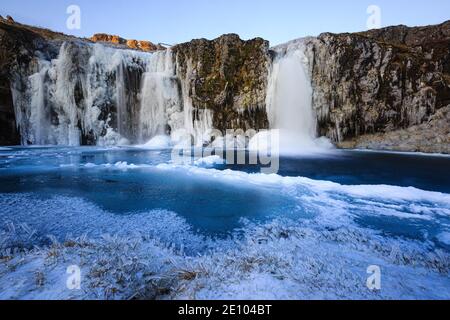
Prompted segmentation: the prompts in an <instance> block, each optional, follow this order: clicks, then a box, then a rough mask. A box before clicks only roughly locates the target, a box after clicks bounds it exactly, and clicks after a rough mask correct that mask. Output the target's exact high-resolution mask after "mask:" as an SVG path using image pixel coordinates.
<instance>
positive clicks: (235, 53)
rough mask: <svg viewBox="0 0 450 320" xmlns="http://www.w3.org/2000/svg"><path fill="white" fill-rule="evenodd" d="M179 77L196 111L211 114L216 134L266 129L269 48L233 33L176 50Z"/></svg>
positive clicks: (175, 48)
mask: <svg viewBox="0 0 450 320" xmlns="http://www.w3.org/2000/svg"><path fill="white" fill-rule="evenodd" d="M172 50H173V53H174V56H175V57H176V62H177V73H178V75H179V76H180V78H182V79H183V80H184V81H183V82H185V83H187V84H188V88H186V89H185V90H186V91H188V95H189V97H190V99H191V100H192V104H193V107H194V108H195V109H210V110H212V111H213V126H214V128H216V129H219V130H222V131H225V130H226V129H243V130H248V129H255V130H260V129H266V128H268V126H269V124H268V119H267V114H266V110H265V98H266V87H267V75H268V69H269V65H270V56H269V43H268V42H267V41H265V40H263V39H261V38H256V39H253V40H249V41H243V40H241V39H240V38H239V36H238V35H235V34H229V35H224V36H221V37H219V38H217V39H215V40H212V41H210V40H206V39H199V40H193V41H191V42H188V43H184V44H180V45H177V46H175V47H174V48H173V49H172Z"/></svg>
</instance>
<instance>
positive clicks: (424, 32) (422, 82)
mask: <svg viewBox="0 0 450 320" xmlns="http://www.w3.org/2000/svg"><path fill="white" fill-rule="evenodd" d="M449 48H450V22H447V23H444V24H442V25H439V26H431V27H422V28H407V27H404V26H399V27H390V28H386V29H381V30H373V31H368V32H366V33H357V34H330V33H326V34H322V35H320V36H319V37H318V38H314V39H309V40H308V50H309V52H310V57H311V59H310V61H311V64H312V65H311V77H312V82H313V89H314V94H313V105H314V108H315V110H316V114H317V117H318V123H319V126H318V127H319V134H320V135H324V136H327V137H329V138H330V139H331V140H332V141H334V142H336V143H342V142H345V141H355V139H356V138H358V137H360V136H365V139H366V140H367V139H370V137H371V136H373V137H375V134H376V137H377V139H379V137H380V136H386V137H388V136H389V137H390V139H394V137H401V136H402V134H400V133H399V134H394V135H389V133H391V132H395V131H397V130H403V129H407V128H410V127H413V126H414V128H415V130H419V129H420V128H422V126H421V125H422V124H424V123H428V125H430V123H431V124H433V123H434V122H432V121H431V118H432V117H433V116H434V115H435V113H436V112H437V111H438V110H440V109H441V108H444V107H446V106H448V105H450V69H449V64H450V60H449V54H450V52H449ZM448 126H449V123H448V122H447V127H448ZM385 134H386V135H385ZM440 134H441V131H439V130H435V135H436V137H435V139H433V141H441V140H442V138H443V137H439V135H440ZM429 139H430V137H428V136H427V137H426V136H425V135H423V144H424V145H428V144H429V141H430V140H429ZM444 140H445V139H444ZM401 143H402V142H401V141H398V142H397V143H391V145H392V146H394V145H396V144H397V145H400V144H401ZM415 144H416V145H418V144H420V141H417V140H416V142H415ZM367 145H368V146H372V147H374V146H375V145H376V144H370V143H369V144H367ZM393 148H394V147H393ZM412 149H417V148H416V147H412ZM426 149H427V150H430V151H434V150H432V149H433V148H426ZM444 149H445V148H444ZM439 150H441V147H440V146H437V147H436V150H435V151H439Z"/></svg>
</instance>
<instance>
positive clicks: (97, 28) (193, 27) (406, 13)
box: [0, 0, 450, 45]
mask: <svg viewBox="0 0 450 320" xmlns="http://www.w3.org/2000/svg"><path fill="white" fill-rule="evenodd" d="M1 2H2V3H1V6H0V14H1V15H3V16H6V15H7V14H9V15H11V16H13V18H15V19H16V20H17V21H19V22H22V23H27V24H33V25H38V26H42V27H47V28H50V29H53V30H57V31H61V32H64V33H69V34H74V35H77V36H91V35H92V34H94V33H98V32H105V33H110V34H118V35H121V36H122V37H125V38H129V39H139V40H150V41H153V42H163V43H169V44H175V43H180V42H185V41H189V40H191V39H193V38H208V39H212V38H215V37H217V36H219V35H221V34H224V33H238V34H239V35H240V36H241V37H242V38H244V39H249V38H254V37H257V36H260V37H263V38H265V39H267V40H270V42H271V44H272V45H275V44H280V43H283V42H286V41H289V40H292V39H296V38H299V37H303V36H307V35H318V34H320V33H322V32H328V31H329V32H352V31H361V30H365V29H366V21H367V18H368V15H367V13H366V10H367V7H368V6H369V5H372V4H374V5H378V6H379V7H380V8H381V10H382V15H381V18H382V20H381V23H382V26H388V25H398V24H406V25H410V26H414V25H427V24H436V23H441V22H443V21H445V20H449V19H450V1H449V0H409V1H408V0H368V1H367V0H334V1H333V0H315V1H313V0H308V1H304V0H270V1H269V0H70V1H67V0H1ZM71 4H75V5H78V6H79V7H80V8H81V14H82V15H81V29H80V30H68V29H67V27H66V20H67V18H68V15H67V14H66V9H67V7H68V6H69V5H71Z"/></svg>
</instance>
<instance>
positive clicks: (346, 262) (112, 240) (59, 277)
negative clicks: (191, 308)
mask: <svg viewBox="0 0 450 320" xmlns="http://www.w3.org/2000/svg"><path fill="white" fill-rule="evenodd" d="M0 206H1V208H2V211H3V213H4V214H5V215H8V213H10V212H16V213H17V216H15V219H14V220H16V221H15V223H14V224H13V223H8V224H5V225H4V227H3V228H2V229H1V232H0V248H1V252H0V261H1V263H0V298H1V299H129V298H138V299H258V298H260V299H348V298H355V299H393V298H400V299H419V298H427V299H428V298H430V299H449V298H450V279H449V277H448V273H449V270H450V256H449V254H448V251H444V250H441V249H438V248H436V247H435V245H434V244H432V243H431V242H425V243H424V242H421V241H412V240H405V239H401V238H395V237H388V236H385V235H383V234H381V233H379V232H375V231H373V230H370V229H365V228H361V227H358V226H356V225H355V224H353V223H349V221H345V222H344V220H346V219H344V220H342V221H341V222H339V220H333V222H332V223H330V219H327V218H326V217H325V216H318V217H317V218H316V219H314V220H311V221H302V222H299V221H295V220H293V219H276V220H274V221H270V222H266V223H262V224H253V223H251V222H246V223H245V224H244V225H245V227H244V228H243V229H242V230H240V232H236V234H235V235H234V236H232V237H230V238H228V239H209V238H205V237H203V236H200V235H198V234H196V233H194V232H193V231H192V230H191V228H190V227H189V225H188V224H187V223H186V221H184V220H183V219H181V218H179V217H178V216H177V215H176V214H175V213H172V212H167V211H152V212H149V213H148V214H145V215H143V214H136V215H128V216H120V215H114V214H111V213H108V212H105V211H103V210H102V209H100V208H97V207H96V206H95V205H93V204H91V203H89V202H86V201H85V200H82V199H77V198H67V197H61V196H53V197H50V198H49V199H45V200H43V199H39V198H36V197H35V196H33V195H32V194H1V195H0ZM25 218H27V220H28V221H30V222H32V223H33V224H34V225H36V226H38V227H39V229H40V230H41V232H34V231H33V229H32V228H30V227H27V226H26V225H25V224H20V223H19V221H22V220H25ZM67 226H71V227H72V228H73V229H72V232H71V233H72V234H73V236H70V235H69V236H67V237H66V238H64V239H57V238H55V237H50V236H49V235H51V234H52V233H55V234H61V233H62V232H61V231H63V230H65V231H67ZM85 232H86V233H87V235H83V234H84V233H85ZM106 234H110V235H106ZM71 265H77V266H79V267H80V268H81V290H69V289H68V288H67V286H66V282H67V279H69V277H70V275H69V274H67V268H68V267H69V266H71ZM369 265H378V266H380V267H381V270H382V289H381V290H380V291H377V292H372V291H370V290H369V289H368V288H367V287H366V280H367V277H368V276H369V275H368V274H367V273H366V270H367V267H368V266H369Z"/></svg>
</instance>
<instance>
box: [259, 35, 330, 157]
mask: <svg viewBox="0 0 450 320" xmlns="http://www.w3.org/2000/svg"><path fill="white" fill-rule="evenodd" d="M312 93H313V91H312V87H311V80H310V77H309V72H308V58H307V56H306V54H305V48H304V46H303V45H302V43H295V44H294V45H288V46H287V47H279V48H277V49H276V57H275V60H274V62H273V65H272V69H271V71H270V75H269V84H268V90H267V98H266V107H267V114H268V118H269V122H270V128H271V129H278V130H279V141H280V145H279V148H280V152H282V153H309V152H314V151H318V150H321V149H323V145H324V143H323V140H320V139H317V136H316V134H317V122H316V117H315V115H314V111H313V107H312ZM327 147H328V146H327Z"/></svg>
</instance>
